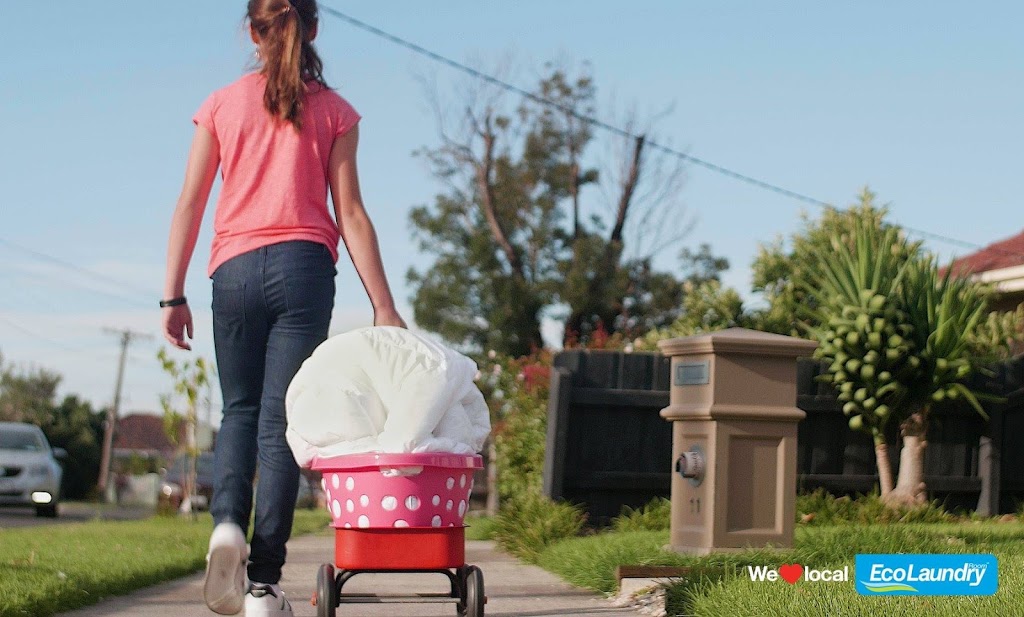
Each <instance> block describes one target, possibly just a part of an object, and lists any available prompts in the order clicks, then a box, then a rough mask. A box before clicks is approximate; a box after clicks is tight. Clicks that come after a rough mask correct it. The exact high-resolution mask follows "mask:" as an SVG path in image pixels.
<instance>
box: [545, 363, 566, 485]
mask: <svg viewBox="0 0 1024 617" xmlns="http://www.w3.org/2000/svg"><path fill="white" fill-rule="evenodd" d="M571 395H572V373H571V372H570V371H569V370H568V369H565V368H562V367H553V368H552V369H551V390H550V393H549V395H548V426H547V441H546V444H545V446H546V447H545V449H544V494H545V495H547V496H548V497H550V498H551V499H560V498H561V497H562V483H563V478H564V477H565V474H564V471H565V443H566V439H567V435H568V433H567V429H568V423H569V400H570V396H571Z"/></svg>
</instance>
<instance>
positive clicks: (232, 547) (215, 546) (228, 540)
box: [203, 523, 249, 615]
mask: <svg viewBox="0 0 1024 617" xmlns="http://www.w3.org/2000/svg"><path fill="white" fill-rule="evenodd" d="M248 558H249V547H248V546H247V545H246V543H245V534H243V533H242V528H241V527H239V526H238V525H237V524H235V523H221V524H219V525H217V527H215V528H214V530H213V534H212V535H211V536H210V551H209V552H208V553H207V554H206V582H205V583H204V584H203V599H205V600H206V606H208V607H210V610H211V611H213V612H215V613H219V614H221V615H235V614H237V613H238V612H239V611H241V610H242V603H243V598H244V597H245V589H246V583H247V582H248V581H247V578H246V573H245V566H246V562H247V560H248Z"/></svg>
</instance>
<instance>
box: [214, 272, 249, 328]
mask: <svg viewBox="0 0 1024 617" xmlns="http://www.w3.org/2000/svg"><path fill="white" fill-rule="evenodd" d="M213 319H214V322H216V323H219V324H221V325H233V324H238V323H241V322H243V321H245V284H244V283H219V284H218V283H217V282H216V281H214V283H213Z"/></svg>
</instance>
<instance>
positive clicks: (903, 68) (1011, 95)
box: [0, 0, 1024, 411]
mask: <svg viewBox="0 0 1024 617" xmlns="http://www.w3.org/2000/svg"><path fill="white" fill-rule="evenodd" d="M244 4H245V3H244V2H242V1H240V0H238V1H235V0H231V1H228V0H216V1H211V0H179V1H178V2H174V3H155V2H129V3H125V2H121V1H115V0H90V1H89V2H70V1H63V2H58V1H52V2H4V3H3V6H2V8H0V58H2V60H3V61H2V63H0V112H2V113H3V116H4V120H3V122H2V123H0V186H2V189H3V191H2V198H0V199H2V200H3V201H2V206H0V264H2V265H3V267H2V268H0V289H2V290H3V292H2V293H0V353H3V355H4V356H5V358H6V359H7V361H11V362H15V363H18V364H22V365H26V366H28V365H34V366H41V367H45V368H49V369H52V370H56V371H58V372H60V373H62V374H63V375H64V380H65V381H64V383H65V386H64V390H63V391H64V392H74V393H79V394H81V395H83V396H85V397H86V398H87V399H89V400H91V401H93V402H94V403H95V404H96V405H97V406H101V405H105V404H107V403H109V402H110V400H111V399H112V394H113V388H114V377H115V370H116V359H117V352H118V345H117V340H116V339H115V337H114V336H112V335H110V334H108V333H106V332H105V331H104V328H131V329H133V330H136V331H140V332H144V333H149V334H152V335H153V336H154V339H153V340H151V341H140V342H139V343H137V344H136V345H134V346H133V348H132V353H131V357H130V359H131V362H130V364H129V367H128V370H127V374H126V381H125V390H124V404H123V408H124V410H126V411H129V410H156V409H157V397H158V395H159V393H161V392H164V391H167V390H168V389H169V387H170V386H169V383H168V381H167V379H166V378H165V377H164V376H163V375H162V374H161V373H160V371H159V369H158V367H157V365H156V362H155V360H154V359H153V358H154V355H155V353H156V350H157V348H158V345H159V344H160V340H159V338H158V335H159V311H158V309H156V308H155V302H156V300H157V299H158V296H159V293H160V291H161V288H162V281H163V267H164V253H165V250H166V237H167V226H168V222H169V218H170V213H171V210H172V208H173V206H174V203H175V200H176V198H177V194H178V191H179V189H180V182H181V179H182V175H183V170H184V163H185V156H186V154H187V148H188V144H189V141H190V138H191V133H192V130H193V129H192V125H191V122H190V118H191V115H192V113H193V111H194V110H195V108H196V107H197V106H198V105H199V104H200V103H201V102H202V100H203V99H204V98H205V97H206V96H207V95H208V94H209V93H210V92H211V91H212V90H214V89H216V88H218V87H220V86H222V85H225V84H226V83H228V82H230V81H232V80H234V79H235V78H237V77H238V76H239V75H241V74H242V73H243V72H244V70H245V67H246V64H247V62H248V60H249V57H250V54H251V53H252V45H251V43H250V42H249V41H248V38H247V37H246V36H245V35H244V33H243V31H242V29H241V23H242V20H241V18H242V14H243V11H244ZM324 4H326V5H329V6H332V7H335V8H337V9H339V10H342V11H344V12H347V13H349V14H351V15H352V16H354V17H357V18H359V19H362V20H364V21H366V22H368V23H370V24H373V25H375V26H377V27H380V28H382V29H384V30H387V31H390V32H392V33H394V34H396V35H398V36H401V37H403V38H406V39H409V40H411V41H413V42H416V43H418V44H420V45H422V46H424V47H427V48H429V49H432V50H434V51H436V52H438V53H441V54H444V55H447V56H449V57H452V58H454V59H456V60H459V61H468V62H470V63H473V64H475V65H476V66H479V67H481V68H484V69H492V68H493V67H495V66H496V65H497V64H498V63H500V62H501V61H502V60H503V59H506V58H512V59H513V60H512V62H511V66H512V67H513V68H512V70H511V71H510V72H509V73H508V79H510V80H511V81H513V82H515V83H517V84H519V85H522V86H524V87H527V88H529V87H531V86H532V85H533V84H534V83H535V81H536V78H537V76H538V75H539V72H540V70H541V68H540V67H541V66H542V64H543V63H544V62H545V61H548V60H552V59H567V60H569V61H570V62H573V63H579V62H582V61H589V62H590V63H591V65H592V67H593V73H594V76H595V79H596V83H597V86H598V97H599V101H600V103H601V107H602V108H604V109H607V108H608V107H610V106H611V104H612V103H613V102H614V104H615V105H616V106H617V107H618V108H620V109H621V108H623V107H625V106H627V105H636V107H637V108H638V109H639V110H640V111H641V112H647V113H651V112H656V111H659V110H663V109H665V108H666V107H669V106H671V107H672V109H673V111H672V113H671V115H669V116H668V117H666V118H664V119H662V120H661V121H660V122H659V123H658V124H657V132H656V135H657V137H658V139H659V140H660V141H664V142H668V143H671V144H672V145H674V146H675V147H678V148H680V149H682V150H684V151H686V152H689V153H690V154H692V155H694V156H698V157H700V158H702V159H705V160H708V161H712V162H714V163H717V164H719V165H723V166H725V167H728V168H731V169H734V170H736V171H739V172H741V173H744V174H747V175H750V176H754V177H757V178H760V179H763V180H766V181H768V182H771V183H773V184H777V185H780V186H783V187H786V188H789V189H792V190H795V191H798V192H801V193H804V194H807V195H810V196H813V197H816V198H819V199H822V200H825V201H828V202H832V203H836V204H839V205H845V204H847V203H848V202H849V201H850V199H852V197H853V196H854V195H855V194H856V193H857V192H858V191H859V190H860V188H861V187H862V186H864V185H865V184H868V185H870V186H871V188H872V189H873V190H875V191H876V192H877V193H878V196H879V199H880V200H881V201H884V202H890V203H891V205H892V220H893V221H894V222H897V223H900V224H903V225H906V226H909V227H914V228H919V229H923V230H927V231H931V232H935V233H938V234H943V235H948V236H953V237H956V238H960V239H962V240H965V241H968V242H973V243H977V244H987V243H989V242H992V241H994V240H997V239H1001V238H1004V237H1007V236H1010V235H1013V234H1016V233H1018V232H1019V231H1020V230H1021V228H1022V227H1024V224H1022V223H1021V222H1020V218H1021V217H1020V214H1019V212H1020V206H1021V202H1020V195H1021V194H1022V193H1024V174H1022V173H1021V171H1020V165H1021V156H1020V153H1019V147H1020V144H1021V143H1024V121H1022V119H1021V110H1022V109H1024V37H1021V36H1020V32H1019V24H1020V23H1024V8H1022V6H1021V5H1020V4H1019V3H1011V2H1001V3H995V2H987V3H986V2H982V3H970V4H967V3H954V2H884V3H883V2H860V3H821V2H785V1H780V2H771V3H768V2H755V1H753V0H751V1H747V2H717V3H696V2H682V1H678V2H674V1H668V0H664V1H654V0H641V1H638V2H634V3H628V4H623V3H619V2H605V1H594V0H590V1H587V2H584V1H582V0H562V1H559V2H554V3H552V2H541V1H540V0H520V1H517V2H501V3H498V2H490V3H481V2H469V1H465V0H446V1H444V2H430V3H427V2H413V1H411V0H403V1H388V2H379V1H378V2H370V1H367V0H361V1H349V2H342V1H340V0H327V1H326V2H324ZM318 47H319V49H320V51H321V55H322V56H323V58H324V60H325V63H326V66H327V77H328V81H329V83H331V85H333V86H335V87H336V88H337V89H338V90H339V91H340V92H341V93H342V94H343V95H344V96H345V97H346V98H348V99H349V100H350V101H351V102H352V103H353V104H354V105H355V106H356V107H357V109H359V111H360V112H361V113H362V114H363V116H364V119H363V122H362V145H361V151H360V168H361V179H362V184H363V192H364V197H365V200H366V203H367V207H368V209H369V211H370V213H371V216H372V217H373V219H374V221H375V223H376V225H377V229H378V233H379V235H380V238H381V244H382V246H383V250H384V256H385V264H386V268H387V270H388V273H389V276H390V278H391V281H392V284H393V287H394V289H395V292H396V295H397V296H398V298H399V301H400V303H401V304H403V305H407V303H408V297H409V295H410V291H409V290H408V289H407V288H406V285H405V282H404V274H405V271H406V270H407V269H408V268H409V267H410V266H411V265H416V264H423V263H424V262H423V260H424V257H423V256H422V255H418V254H417V253H416V252H415V249H414V247H413V246H412V244H411V243H410V235H409V228H408V223H407V221H408V211H409V209H410V208H411V207H413V206H416V205H420V204H425V203H429V202H430V201H431V200H432V198H433V196H434V194H435V193H436V192H438V190H439V189H440V188H441V187H440V185H439V184H438V183H437V182H435V181H434V180H433V179H432V178H431V177H430V175H429V174H428V173H427V171H426V169H425V167H424V166H423V163H422V162H421V161H420V160H418V159H416V158H414V157H413V156H412V152H413V151H414V150H416V149H419V148H421V147H424V146H433V145H436V144H437V143H438V136H437V128H436V125H435V123H434V120H433V116H432V114H431V112H430V109H429V107H428V105H427V104H426V102H425V100H424V96H423V89H422V86H421V79H420V78H422V77H426V78H427V79H428V80H434V81H436V83H437V85H438V89H439V90H440V91H441V92H442V93H444V94H450V93H451V92H452V91H454V90H455V89H456V88H458V87H460V85H461V84H465V83H466V81H465V78H464V77H462V76H459V75H456V74H454V73H452V72H451V71H450V70H449V69H447V68H444V67H441V66H439V65H437V64H435V63H433V62H431V61H430V60H428V59H425V58H422V57H419V56H416V55H415V54H413V53H411V52H409V51H408V50H405V49H403V48H400V47H397V46H395V45H393V44H391V43H389V42H387V41H384V40H382V39H380V38H377V37H375V36H373V35H371V34H369V33H366V32H363V31H360V30H356V29H353V28H352V27H351V26H349V25H347V24H345V23H343V22H341V21H338V20H337V19H335V18H332V17H330V16H328V15H324V16H323V23H322V25H321V35H320V37H319V40H318ZM612 119H613V120H614V118H612ZM612 147H614V142H613V141H612V140H611V138H609V137H607V136H605V135H603V134H602V135H601V136H600V139H599V141H598V143H597V144H596V145H595V151H599V152H600V151H607V150H609V149H611V148H612ZM679 201H680V202H681V203H682V204H683V205H684V206H685V211H686V212H687V214H688V215H690V216H693V217H695V220H696V226H695V228H694V230H693V232H692V233H691V234H690V236H689V237H688V238H687V239H686V241H685V244H686V245H689V246H696V245H697V244H699V243H701V242H708V243H710V244H711V245H712V248H713V249H714V251H715V252H717V253H719V254H722V255H725V256H727V257H728V258H729V260H730V262H731V264H732V269H731V270H730V272H729V273H728V274H727V276H726V282H727V283H729V284H731V285H734V286H736V287H738V288H740V289H741V290H742V291H744V292H746V291H747V289H748V287H749V265H750V261H751V259H752V258H753V257H754V255H755V254H756V251H757V246H758V243H759V242H769V241H771V240H772V239H773V238H775V237H776V236H778V235H780V234H783V235H787V234H789V233H791V232H792V231H793V230H794V229H796V228H797V227H798V225H799V222H800V219H799V214H800V212H801V211H802V210H805V209H807V208H809V206H805V205H802V204H800V203H798V202H795V201H793V200H791V199H787V198H785V197H781V196H778V195H775V194H772V193H768V192H765V191H763V190H760V189H757V188H754V187H751V186H748V185H745V184H742V183H738V182H736V181H735V180H731V179H729V178H726V177H723V176H721V175H717V174H714V173H712V172H710V171H706V170H703V169H701V168H697V167H690V168H689V170H688V175H687V181H686V184H685V186H684V187H683V191H682V193H681V194H680V195H679ZM210 212H212V204H211V208H210V210H208V214H209V213H210ZM209 227H210V225H209V218H208V219H207V222H206V227H205V232H204V234H203V236H202V238H201V239H200V246H199V248H198V250H197V254H196V256H195V258H194V261H193V268H192V270H191V272H190V275H189V280H188V285H187V292H188V295H189V297H190V300H191V303H192V305H193V307H194V310H195V312H196V318H197V333H196V334H197V338H196V350H197V352H198V353H202V354H204V355H207V356H209V357H212V355H213V352H212V341H211V340H210V326H209V310H208V306H209V297H210V296H209V283H208V281H207V280H206V279H205V277H204V270H205V262H206V259H207V256H208V244H209ZM10 243H15V244H17V245H18V246H20V247H21V248H16V247H14V246H12V245H11V244H10ZM926 244H927V246H928V247H929V248H930V249H932V250H934V251H936V252H939V253H940V254H941V255H942V256H943V257H951V256H953V255H955V254H962V253H963V252H964V249H963V248H960V247H957V246H953V245H949V244H944V243H940V242H936V241H932V240H929V241H927V243H926ZM24 249H30V250H33V251H37V252H40V253H43V254H45V255H49V256H52V257H55V258H57V259H59V260H61V261H63V262H67V263H70V264H73V265H75V266H77V267H78V268H81V269H84V270H74V269H71V268H67V267H64V266H61V265H58V264H56V263H53V262H49V261H46V260H45V259H42V258H40V257H39V256H38V255H34V254H32V253H30V252H28V251H26V250H24ZM673 253H674V251H673ZM672 257H673V256H672V255H671V254H669V255H667V256H666V257H665V258H664V259H663V260H662V265H663V266H664V267H672V266H674V265H675V261H674V259H673V258H672ZM343 260H344V257H343ZM339 270H340V274H339V279H338V288H339V290H338V295H337V303H336V312H335V320H334V324H333V326H332V328H333V329H334V330H335V331H344V330H348V329H351V328H354V327H359V326H362V325H368V324H369V322H370V319H371V314H370V309H369V303H368V302H367V301H366V299H365V294H364V293H363V291H362V288H361V286H360V284H359V282H358V280H357V279H356V277H355V274H354V272H353V271H352V268H351V266H350V265H349V264H348V263H347V262H345V261H342V262H341V264H340V266H339ZM85 271H90V272H96V273H100V274H102V275H103V276H104V277H106V278H96V277H92V276H90V275H88V274H86V272H85ZM406 313H407V315H408V316H409V317H411V311H406Z"/></svg>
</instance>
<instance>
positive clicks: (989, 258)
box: [949, 231, 1024, 275]
mask: <svg viewBox="0 0 1024 617" xmlns="http://www.w3.org/2000/svg"><path fill="white" fill-rule="evenodd" d="M1020 265H1024V231H1022V232H1021V233H1019V234H1017V235H1016V236H1013V237H1010V238H1006V239H1005V240H1000V241H998V242H994V243H992V244H990V245H988V246H986V247H985V248H983V249H981V250H979V251H975V252H974V253H971V254H969V255H964V256H963V257H959V258H957V259H955V260H953V263H951V264H949V267H950V268H951V269H952V270H953V273H954V274H960V275H964V274H979V273H981V272H990V271H992V270H1002V269H1004V268H1012V267H1015V266H1020Z"/></svg>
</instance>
